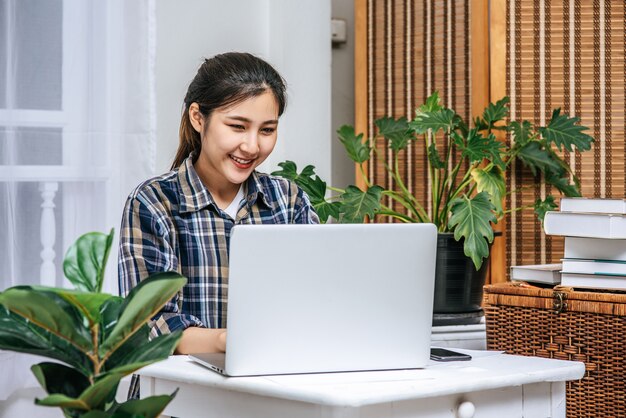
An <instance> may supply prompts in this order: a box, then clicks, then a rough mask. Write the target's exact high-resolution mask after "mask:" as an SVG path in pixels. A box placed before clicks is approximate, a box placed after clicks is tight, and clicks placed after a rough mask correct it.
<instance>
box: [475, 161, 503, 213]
mask: <svg viewBox="0 0 626 418" xmlns="http://www.w3.org/2000/svg"><path fill="white" fill-rule="evenodd" d="M471 175H472V178H473V179H474V181H475V182H476V190H477V191H478V192H486V193H487V194H488V196H489V200H490V201H491V203H493V205H494V207H495V208H496V216H497V217H498V218H499V217H500V216H502V214H503V210H502V199H503V198H504V196H505V195H506V183H505V181H504V174H503V172H502V170H501V169H500V168H499V167H498V166H492V167H491V168H485V169H482V168H476V169H474V170H472V172H471Z"/></svg>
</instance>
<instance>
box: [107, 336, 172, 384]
mask: <svg viewBox="0 0 626 418" xmlns="http://www.w3.org/2000/svg"><path fill="white" fill-rule="evenodd" d="M145 331H148V332H149V328H148V329H146V330H145ZM136 334H139V333H135V335H136ZM135 335H133V338H134V337H135ZM182 335H183V334H182V331H175V332H172V333H170V334H163V335H159V336H158V337H156V338H153V339H152V340H150V341H148V334H144V339H143V341H142V340H141V338H137V339H133V338H129V339H128V340H126V342H125V343H124V344H123V345H122V346H121V347H120V348H119V349H117V350H116V351H115V353H114V354H113V355H112V356H111V357H110V358H109V359H108V360H107V362H106V363H105V370H106V372H107V373H114V374H123V375H127V374H130V373H133V372H135V371H137V370H139V369H140V368H142V367H144V366H147V365H148V364H152V363H155V362H157V361H161V360H165V359H167V357H168V356H170V355H172V353H173V352H174V349H175V348H176V345H177V344H178V342H179V341H180V339H181V337H182Z"/></svg>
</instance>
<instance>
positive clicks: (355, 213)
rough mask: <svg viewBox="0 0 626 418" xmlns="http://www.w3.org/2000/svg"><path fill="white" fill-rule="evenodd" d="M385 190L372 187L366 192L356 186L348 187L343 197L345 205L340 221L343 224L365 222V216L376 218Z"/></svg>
mask: <svg viewBox="0 0 626 418" xmlns="http://www.w3.org/2000/svg"><path fill="white" fill-rule="evenodd" d="M382 193H383V188H382V187H380V186H372V187H370V188H369V189H367V191H366V192H364V191H363V190H361V189H359V188H358V187H356V186H348V188H347V189H346V191H345V193H344V194H343V195H341V197H342V199H343V201H344V205H343V210H344V212H343V213H342V216H341V219H340V221H341V222H343V223H359V222H363V220H364V218H365V216H369V217H374V215H375V214H376V211H377V210H378V209H380V200H381V198H382Z"/></svg>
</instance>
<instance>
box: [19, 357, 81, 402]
mask: <svg viewBox="0 0 626 418" xmlns="http://www.w3.org/2000/svg"><path fill="white" fill-rule="evenodd" d="M30 369H31V370H32V372H33V374H34V375H35V377H36V378H37V381H38V382H39V384H40V385H41V387H43V389H44V390H45V391H46V392H47V393H50V394H52V393H58V394H62V395H66V396H68V397H70V398H77V397H79V396H80V394H81V393H83V391H84V390H85V389H87V388H88V387H89V379H87V377H86V376H85V375H83V374H82V373H80V372H78V371H77V370H76V369H74V368H71V367H68V366H65V365H63V364H59V363H48V362H44V363H39V364H35V365H33V366H32V367H31V368H30Z"/></svg>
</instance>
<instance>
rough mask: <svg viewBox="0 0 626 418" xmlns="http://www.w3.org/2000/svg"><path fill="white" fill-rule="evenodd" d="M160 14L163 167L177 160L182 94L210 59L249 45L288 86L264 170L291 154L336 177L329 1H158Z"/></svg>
mask: <svg viewBox="0 0 626 418" xmlns="http://www.w3.org/2000/svg"><path fill="white" fill-rule="evenodd" d="M183 5H184V7H183ZM156 13H157V55H156V91H157V164H156V171H157V173H162V172H165V171H167V170H169V167H170V164H171V162H172V159H173V158H174V154H175V152H176V148H177V145H178V127H179V124H180V115H181V109H182V104H183V98H184V96H185V92H186V89H187V86H188V84H189V82H190V81H191V79H192V78H193V76H194V75H195V73H196V70H197V68H198V66H199V65H200V64H201V63H202V60H203V58H204V57H211V56H213V55H215V54H217V53H221V52H228V51H246V52H250V53H253V54H255V55H258V56H260V57H262V58H264V59H266V60H267V61H268V62H270V63H271V64H272V65H274V66H275V67H276V69H277V70H278V71H279V72H280V73H281V75H282V76H283V77H284V78H285V79H286V81H287V85H288V104H287V110H286V112H285V113H284V114H283V116H282V118H281V121H280V125H279V136H278V143H277V145H276V148H275V150H274V152H273V153H272V155H271V156H270V158H269V159H268V160H267V161H266V162H265V163H264V164H263V166H262V167H261V170H263V171H267V172H269V171H272V170H274V169H275V168H276V164H277V163H278V162H281V161H284V160H286V159H290V160H293V161H295V162H296V163H297V164H298V166H299V167H303V166H304V165H305V164H313V165H315V166H316V167H317V172H318V174H319V175H320V177H322V178H324V179H330V174H331V165H332V163H331V151H330V147H331V138H330V136H329V132H330V130H331V128H330V126H331V122H330V119H331V116H330V112H331V111H330V109H331V92H330V78H331V49H330V45H331V42H330V0H298V1H293V0H230V1H228V2H221V1H217V0H215V1H207V0H186V1H185V2H184V3H183V2H180V1H176V0H159V1H157V10H156Z"/></svg>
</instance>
